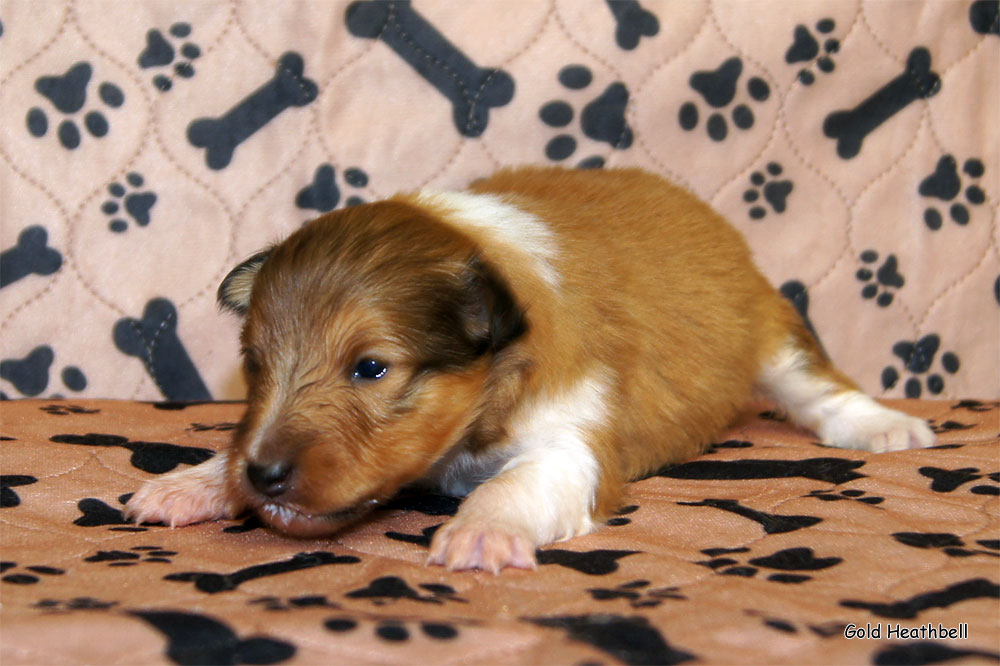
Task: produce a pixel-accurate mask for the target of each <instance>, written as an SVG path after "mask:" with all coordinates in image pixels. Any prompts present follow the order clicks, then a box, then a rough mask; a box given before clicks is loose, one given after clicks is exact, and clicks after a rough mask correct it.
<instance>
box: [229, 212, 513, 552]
mask: <svg viewBox="0 0 1000 666" xmlns="http://www.w3.org/2000/svg"><path fill="white" fill-rule="evenodd" d="M218 296H219V302H220V304H221V305H222V306H223V307H225V308H228V309H230V310H232V311H234V312H236V313H238V314H239V315H241V316H243V317H244V326H243V332H242V336H241V341H242V351H243V357H244V371H245V373H246V379H247V384H248V387H249V390H248V396H247V400H248V406H247V412H246V415H245V417H244V419H243V421H242V423H241V424H240V428H239V429H238V430H237V435H236V439H235V442H234V446H233V455H232V456H231V461H230V467H229V482H230V485H231V486H232V488H233V489H234V492H236V493H238V494H240V495H242V496H243V497H244V498H245V499H246V500H247V501H248V503H249V504H250V505H251V506H252V507H254V508H255V510H256V511H257V513H258V514H259V515H260V516H261V517H262V518H263V519H264V520H265V521H266V522H268V523H269V524H270V525H272V526H274V527H276V528H278V529H281V530H282V531H285V532H287V533H289V534H294V535H299V536H311V535H318V534H324V533H329V532H332V531H334V530H336V529H337V528H338V527H340V526H341V525H343V524H344V523H346V522H348V521H350V520H353V519H354V518H356V517H357V516H359V515H361V514H362V513H364V512H365V511H366V510H367V509H369V508H372V507H374V506H376V505H377V504H378V502H380V501H381V500H384V499H386V498H388V497H389V496H390V495H392V494H393V492H394V491H395V490H397V489H398V488H399V487H400V486H401V485H403V484H405V483H408V482H410V481H414V480H416V479H417V478H419V477H421V476H422V475H423V474H424V473H425V472H426V471H427V470H428V468H429V467H430V466H431V465H432V464H433V463H434V462H435V461H436V460H438V459H439V458H440V457H441V456H442V455H443V454H444V453H445V452H447V451H448V450H449V449H450V448H451V447H453V446H454V445H455V444H456V443H458V442H459V441H460V440H461V439H462V438H463V436H464V435H465V434H466V431H467V429H468V428H469V427H470V425H471V424H472V423H473V422H474V421H475V419H476V417H477V414H478V411H479V408H480V405H481V402H482V393H483V390H484V385H485V383H486V381H487V376H488V374H489V371H490V367H491V365H492V363H493V362H494V361H495V359H496V357H497V355H498V354H499V353H501V352H502V350H503V349H504V348H505V347H506V346H507V345H509V344H510V343H511V342H513V341H514V340H516V339H517V338H518V337H519V336H520V335H521V334H522V333H524V331H525V330H526V324H525V319H524V316H523V313H522V311H521V310H520V309H519V307H518V306H517V304H516V303H515V301H514V299H513V297H512V295H511V293H510V291H509V290H508V288H507V287H506V285H505V283H504V282H503V280H502V279H501V278H500V277H499V276H498V274H497V272H496V271H495V270H494V269H492V268H491V267H490V266H489V265H487V264H486V263H485V262H484V261H483V260H482V259H481V256H480V249H479V248H478V247H476V246H475V244H474V243H473V242H472V241H471V240H469V239H468V238H466V237H465V236H463V235H462V234H460V233H459V232H457V231H455V230H454V229H452V228H450V227H448V226H447V225H446V224H444V223H443V222H441V221H440V220H439V219H437V218H436V217H435V216H434V214H433V213H431V212H427V211H424V210H422V209H420V208H418V207H416V206H414V205H411V204H408V203H405V202H403V201H386V202H380V203H375V204H369V205H363V206H356V207H352V208H348V209H345V210H342V211H335V212H333V213H330V214H328V215H326V216H324V217H321V218H319V219H317V220H315V221H313V222H311V223H310V224H308V225H306V226H305V227H303V228H302V229H300V230H299V231H297V232H296V233H294V234H293V235H292V236H290V237H289V238H288V239H287V240H285V241H284V242H282V243H281V244H279V245H277V246H275V247H273V248H271V249H269V250H266V251H264V252H261V253H258V254H256V255H254V256H253V257H251V258H250V259H248V260H247V261H245V262H243V263H242V264H240V265H239V266H237V267H236V268H235V269H233V271H232V272H231V273H230V274H229V275H228V276H227V277H226V278H225V280H224V281H223V282H222V285H221V286H220V287H219V292H218Z"/></svg>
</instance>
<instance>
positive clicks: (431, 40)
mask: <svg viewBox="0 0 1000 666" xmlns="http://www.w3.org/2000/svg"><path fill="white" fill-rule="evenodd" d="M346 20H347V29H348V30H349V31H350V33H351V34H352V35H354V36H355V37H363V38H366V39H379V40H381V41H383V42H385V44H386V45H387V46H388V47H389V48H391V49H392V50H393V51H395V52H396V53H397V54H398V55H399V57H401V58H402V59H403V60H404V61H406V63H407V64H408V65H410V66H411V67H413V69H414V70H416V72H417V73H418V74H420V76H422V77H423V78H424V79H425V80H426V81H427V82H428V83H430V84H431V85H432V86H434V87H435V88H437V90H438V92H440V93H441V94H442V95H444V96H445V97H446V98H447V99H448V101H450V102H451V104H452V108H453V119H454V121H455V127H456V128H458V132H459V134H461V135H462V136H466V137H469V138H474V137H477V136H480V135H481V134H482V133H483V132H484V131H486V125H487V123H488V122H489V112H490V109H491V108H494V107H498V106H504V105H505V104H507V103H508V102H510V100H511V99H513V97H514V79H513V78H511V76H510V74H508V73H507V72H505V71H503V70H500V69H491V68H483V67H479V66H478V65H476V63H474V62H472V61H471V60H469V58H468V57H467V56H466V55H465V54H464V53H462V52H461V51H460V50H458V48H457V47H456V46H455V45H454V44H452V43H451V42H450V41H448V39H447V38H445V36H444V35H442V34H441V33H440V32H439V31H438V30H437V29H436V28H435V27H434V26H433V25H431V23H429V22H428V21H427V19H425V18H424V17H423V16H421V15H420V14H418V13H417V12H416V11H415V10H414V9H413V7H412V6H411V4H410V3H409V2H408V1H407V2H381V1H377V0H362V1H360V2H353V3H351V4H350V5H349V6H348V7H347V13H346Z"/></svg>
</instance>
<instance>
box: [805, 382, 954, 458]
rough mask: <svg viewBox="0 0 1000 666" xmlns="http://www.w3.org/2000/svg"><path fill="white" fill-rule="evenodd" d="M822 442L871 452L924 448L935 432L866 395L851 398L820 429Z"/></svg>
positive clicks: (933, 438)
mask: <svg viewBox="0 0 1000 666" xmlns="http://www.w3.org/2000/svg"><path fill="white" fill-rule="evenodd" d="M819 434H820V436H821V437H823V440H824V441H825V442H828V443H830V444H833V445H834V446H839V447H842V448H845V449H859V450H862V451H871V452H872V453H886V452H888V451H905V450H907V449H923V448H927V447H928V446H931V445H933V444H934V440H935V436H934V432H933V431H932V430H931V429H930V426H928V425H927V422H926V421H924V420H923V419H920V418H917V417H915V416H910V415H909V414H904V413H903V412H899V411H896V410H895V409H889V408H888V407H885V406H883V405H880V404H878V403H877V402H875V401H874V400H872V399H871V398H869V397H868V396H867V395H864V394H861V393H858V394H856V395H854V396H851V397H850V399H849V400H847V401H846V402H845V403H844V404H843V405H842V406H841V407H840V408H839V409H838V410H837V412H836V414H835V416H832V417H830V418H828V419H827V420H826V421H825V422H824V423H823V424H822V425H821V427H820V433H819Z"/></svg>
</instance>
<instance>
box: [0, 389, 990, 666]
mask: <svg viewBox="0 0 1000 666" xmlns="http://www.w3.org/2000/svg"><path fill="white" fill-rule="evenodd" d="M895 404H896V406H898V407H899V408H901V409H903V410H905V411H908V412H911V413H914V414H917V415H920V416H923V417H925V418H928V419H930V420H931V421H932V424H933V426H934V429H935V430H936V432H937V433H938V435H939V445H938V446H936V447H934V448H932V449H926V450H916V451H909V452H905V453H892V454H882V455H872V454H868V453H859V452H852V451H843V450H837V449H830V448H825V447H822V446H820V445H818V444H816V443H815V442H814V440H813V438H812V437H811V436H810V435H809V434H808V433H806V432H804V431H801V430H797V429H795V428H793V427H792V426H790V425H789V424H787V423H784V422H782V421H780V420H778V418H777V417H776V416H775V415H774V414H773V413H770V412H768V411H766V410H765V408H761V409H760V410H751V411H749V412H747V413H746V415H745V416H744V418H743V419H742V420H741V421H740V422H739V423H738V424H736V425H735V426H734V427H733V428H732V429H730V430H729V431H728V432H726V433H724V434H723V435H722V436H721V437H720V438H719V439H718V441H717V443H715V444H714V445H713V446H712V447H711V449H710V450H709V451H708V452H707V453H706V454H705V455H703V456H701V457H699V458H698V459H696V460H694V461H691V462H688V463H684V464H680V465H677V466H674V467H670V468H667V469H663V470H662V471H661V472H660V473H659V474H657V475H655V476H653V477H651V478H648V479H645V480H642V481H639V482H636V483H634V484H633V485H632V486H631V487H630V490H629V494H628V500H627V501H628V504H627V505H626V506H624V507H622V508H621V510H620V511H619V515H618V516H617V517H616V518H614V519H612V520H611V521H610V523H609V525H608V526H607V527H605V528H603V529H601V530H600V531H598V532H597V533H595V534H591V535H589V536H585V537H581V538H576V539H572V540H570V541H566V542H563V543H558V544H555V545H552V546H549V547H546V548H544V549H542V550H540V551H539V553H538V561H539V567H538V570H537V571H534V572H526V571H519V570H507V571H504V572H503V573H502V574H501V575H499V576H493V575H491V574H485V573H468V572H466V573H455V574H449V573H447V572H446V571H444V570H443V569H441V568H439V567H431V568H428V567H425V566H424V564H423V562H424V558H425V557H426V552H427V545H428V542H429V537H430V535H431V534H432V533H433V531H434V529H435V528H436V527H437V526H439V525H440V524H441V523H442V522H443V521H444V520H446V519H447V518H448V516H449V515H451V514H452V513H454V511H455V508H456V506H457V502H458V500H456V499H454V498H449V497H443V496H437V495H428V494H419V493H415V492H413V493H404V494H403V495H402V496H400V497H399V498H398V499H397V500H396V501H394V502H393V503H392V505H391V506H389V507H387V508H386V509H385V510H383V511H380V512H378V513H376V514H374V515H373V516H371V517H370V518H369V519H367V520H366V521H364V522H363V523H361V524H358V525H357V526H355V527H353V528H352V529H349V530H347V531H345V532H344V533H342V534H339V535H337V536H336V537H334V538H331V539H321V540H310V541H298V540H292V539H289V538H286V537H283V536H281V535H279V534H276V533H274V532H271V531H269V530H266V529H263V528H261V527H260V526H259V525H258V523H257V522H256V521H255V520H254V519H253V518H244V519H241V520H237V521H229V522H219V523H211V524H203V525H198V526H192V527H186V528H180V529H170V528H167V527H163V526H160V525H142V526H135V525H130V524H126V523H125V522H123V520H122V514H121V509H122V504H123V502H124V501H125V499H127V497H128V494H129V493H131V492H132V491H134V490H135V489H136V488H137V487H138V485H139V484H140V482H141V481H142V480H143V479H147V478H150V476H151V475H154V474H161V473H164V472H167V471H169V470H171V469H173V468H175V467H177V466H178V465H190V464H195V463H197V462H200V461H202V460H204V459H206V458H207V457H210V456H211V455H212V452H213V451H214V450H217V449H218V448H220V447H221V446H224V445H225V443H226V442H227V441H228V439H229V437H230V435H231V433H230V431H231V430H232V428H233V426H234V422H235V421H237V420H238V419H239V417H240V415H241V411H242V405H240V404H234V403H230V404H218V403H216V404H192V405H183V404H177V403H158V404H157V403H138V402H114V401H81V402H65V401H21V402H16V403H4V405H3V411H2V415H3V423H2V426H0V435H2V445H0V453H2V459H0V464H2V469H3V477H2V480H3V489H2V507H3V508H2V509H0V542H2V544H3V563H2V575H0V592H2V595H3V597H2V598H3V611H2V623H3V637H2V641H0V661H2V662H3V663H4V664H41V663H92V664H116V663H121V664H126V663H127V664H134V663H177V664H207V663H218V664H237V663H245V664H277V663H282V664H284V663H288V664H317V663H325V664H333V663H337V664H363V663H380V664H387V663H407V664H410V663H428V664H431V663H434V664H440V663H546V664H556V663H558V664H583V663H586V664H594V663H628V664H669V663H683V662H701V663H733V662H744V663H787V664H801V663H860V662H873V663H885V664H890V663H892V664H894V663H933V662H939V661H949V660H959V661H960V663H979V662H987V663H988V662H995V661H997V660H998V659H1000V654H998V641H1000V629H998V625H997V619H998V614H1000V587H998V583H1000V577H998V557H1000V511H998V493H1000V458H998V452H1000V447H998V439H1000V403H997V402H982V401H974V400H963V401H960V402H959V401H955V402H951V403H947V402H934V401H897V402H896V403H895Z"/></svg>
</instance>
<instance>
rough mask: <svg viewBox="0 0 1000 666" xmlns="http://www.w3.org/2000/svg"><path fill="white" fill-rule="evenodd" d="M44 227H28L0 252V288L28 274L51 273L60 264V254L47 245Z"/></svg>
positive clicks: (47, 239)
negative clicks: (12, 243)
mask: <svg viewBox="0 0 1000 666" xmlns="http://www.w3.org/2000/svg"><path fill="white" fill-rule="evenodd" d="M48 241H49V233H48V232H47V231H46V230H45V228H44V227H39V226H33V227H28V228H27V229H25V230H24V231H22V232H21V234H20V235H19V236H18V237H17V245H15V246H14V247H12V248H8V249H6V250H4V251H3V253H0V288H2V287H6V286H7V285H9V284H11V283H14V282H17V281H18V280H20V279H22V278H26V277H28V276H29V275H52V274H53V273H55V272H56V271H58V270H59V268H60V267H61V266H62V255H61V254H60V253H59V251H58V250H54V249H52V248H51V247H49V245H48Z"/></svg>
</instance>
